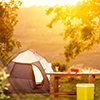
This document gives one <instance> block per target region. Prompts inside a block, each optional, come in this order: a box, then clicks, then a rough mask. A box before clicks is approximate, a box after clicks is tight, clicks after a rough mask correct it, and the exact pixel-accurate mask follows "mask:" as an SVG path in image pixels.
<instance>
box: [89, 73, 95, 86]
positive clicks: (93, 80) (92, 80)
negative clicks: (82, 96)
mask: <svg viewBox="0 0 100 100" xmlns="http://www.w3.org/2000/svg"><path fill="white" fill-rule="evenodd" d="M89 83H94V85H95V75H89Z"/></svg>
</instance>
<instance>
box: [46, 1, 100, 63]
mask: <svg viewBox="0 0 100 100" xmlns="http://www.w3.org/2000/svg"><path fill="white" fill-rule="evenodd" d="M99 9H100V1H98V0H87V1H86V0H83V1H82V2H78V3H77V4H76V5H73V6H70V5H64V6H57V5H56V6H54V7H52V10H50V9H48V10H47V12H50V11H51V12H50V13H49V14H51V13H55V17H54V18H52V20H51V22H50V23H49V24H48V26H49V27H51V28H52V26H53V24H55V23H57V22H58V21H59V20H61V21H62V24H63V25H64V31H63V32H62V36H63V39H64V40H65V41H66V46H65V47H64V48H65V52H64V54H65V57H66V61H67V62H70V61H71V60H72V59H75V58H76V56H78V55H79V54H80V53H82V52H84V51H86V50H90V49H91V48H92V47H93V46H94V45H96V44H98V43H100V32H99V30H100V10H99ZM49 10H50V11H49Z"/></svg>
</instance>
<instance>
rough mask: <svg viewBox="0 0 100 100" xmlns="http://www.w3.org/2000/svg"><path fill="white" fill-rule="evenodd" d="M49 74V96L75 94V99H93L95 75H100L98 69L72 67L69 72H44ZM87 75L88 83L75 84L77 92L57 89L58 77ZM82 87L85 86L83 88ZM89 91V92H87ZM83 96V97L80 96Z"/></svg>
mask: <svg viewBox="0 0 100 100" xmlns="http://www.w3.org/2000/svg"><path fill="white" fill-rule="evenodd" d="M46 74H47V75H50V97H51V98H54V97H55V96H58V95H77V100H93V99H94V93H95V92H96V91H95V76H96V75H100V70H98V69H91V70H85V69H73V70H70V71H69V72H67V71H64V72H50V73H46ZM69 76H70V77H88V83H80V84H78V83H77V84H76V87H77V90H76V91H77V92H76V91H75V92H73V91H70V92H69V91H66V92H60V91H59V79H60V77H69ZM84 88H86V89H85V90H84ZM89 91H90V92H89ZM82 96H83V97H82Z"/></svg>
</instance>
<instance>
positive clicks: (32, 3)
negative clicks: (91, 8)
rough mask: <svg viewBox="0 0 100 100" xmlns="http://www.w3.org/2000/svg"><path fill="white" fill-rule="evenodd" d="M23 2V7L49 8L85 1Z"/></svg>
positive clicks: (35, 0) (26, 0)
mask: <svg viewBox="0 0 100 100" xmlns="http://www.w3.org/2000/svg"><path fill="white" fill-rule="evenodd" d="M0 1H9V0H0ZM20 1H22V2H23V4H22V7H30V6H33V5H36V6H40V5H41V6H44V5H49V6H54V5H56V4H57V5H59V6H63V5H67V4H69V5H71V6H72V5H75V4H76V3H77V2H78V1H81V2H82V1H83V0H20Z"/></svg>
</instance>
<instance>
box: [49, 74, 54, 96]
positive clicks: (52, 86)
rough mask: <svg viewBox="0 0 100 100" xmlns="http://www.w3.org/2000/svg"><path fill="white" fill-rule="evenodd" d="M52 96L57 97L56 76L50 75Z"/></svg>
mask: <svg viewBox="0 0 100 100" xmlns="http://www.w3.org/2000/svg"><path fill="white" fill-rule="evenodd" d="M50 97H51V98H54V97H55V76H54V75H50Z"/></svg>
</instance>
